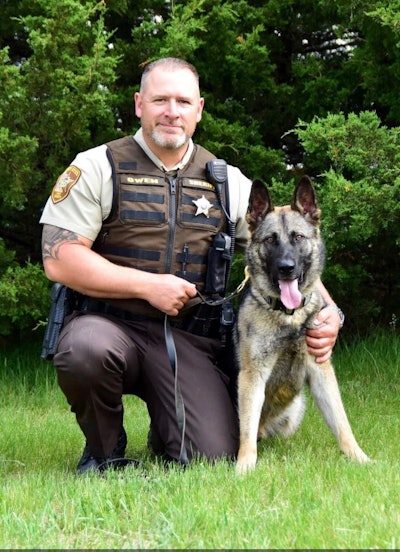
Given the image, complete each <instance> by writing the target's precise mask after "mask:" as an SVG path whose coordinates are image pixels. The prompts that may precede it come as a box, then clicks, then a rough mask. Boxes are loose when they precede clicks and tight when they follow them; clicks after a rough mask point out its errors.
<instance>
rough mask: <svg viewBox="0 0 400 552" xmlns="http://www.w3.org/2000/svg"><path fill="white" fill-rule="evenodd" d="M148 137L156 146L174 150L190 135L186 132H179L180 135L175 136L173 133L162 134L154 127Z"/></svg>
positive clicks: (182, 144)
mask: <svg viewBox="0 0 400 552" xmlns="http://www.w3.org/2000/svg"><path fill="white" fill-rule="evenodd" d="M150 137H151V139H152V140H153V142H154V143H155V144H156V145H157V146H159V147H161V148H165V149H169V150H176V149H179V148H181V147H182V146H184V145H185V144H186V143H187V142H188V141H189V139H190V136H188V135H187V134H181V135H180V136H177V135H175V134H170V135H168V134H162V133H160V132H158V131H157V130H156V129H154V130H153V131H152V132H151V133H150Z"/></svg>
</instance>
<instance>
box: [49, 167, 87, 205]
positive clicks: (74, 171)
mask: <svg viewBox="0 0 400 552" xmlns="http://www.w3.org/2000/svg"><path fill="white" fill-rule="evenodd" d="M80 176H81V171H80V169H78V167H75V166H74V165H71V166H70V167H68V169H66V170H65V171H64V172H63V173H62V174H61V175H60V176H59V177H58V179H57V182H56V183H55V186H54V188H53V191H52V192H51V199H52V201H53V203H59V202H60V201H62V200H63V199H65V198H66V197H67V196H68V194H69V192H70V190H71V188H72V186H74V185H75V184H76V183H77V182H78V180H79V177H80Z"/></svg>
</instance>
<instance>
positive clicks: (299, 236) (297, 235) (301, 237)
mask: <svg viewBox="0 0 400 552" xmlns="http://www.w3.org/2000/svg"><path fill="white" fill-rule="evenodd" d="M295 240H296V241H302V240H304V236H303V235H302V234H296V237H295Z"/></svg>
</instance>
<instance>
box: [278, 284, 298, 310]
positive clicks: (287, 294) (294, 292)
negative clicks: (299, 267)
mask: <svg viewBox="0 0 400 552" xmlns="http://www.w3.org/2000/svg"><path fill="white" fill-rule="evenodd" d="M278 283H279V288H280V290H281V301H282V303H283V304H284V305H285V307H286V308H287V309H297V307H299V306H300V303H301V293H300V291H299V286H298V281H297V279H296V280H279V282H278Z"/></svg>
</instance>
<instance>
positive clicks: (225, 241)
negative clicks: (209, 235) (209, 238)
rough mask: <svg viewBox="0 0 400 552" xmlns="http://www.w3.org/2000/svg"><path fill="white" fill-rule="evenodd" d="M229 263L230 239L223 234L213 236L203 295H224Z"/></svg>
mask: <svg viewBox="0 0 400 552" xmlns="http://www.w3.org/2000/svg"><path fill="white" fill-rule="evenodd" d="M230 261H231V238H230V236H228V234H225V233H224V232H218V233H217V234H215V236H214V241H213V244H212V246H211V247H210V248H209V250H208V261H207V274H206V284H205V288H204V293H206V294H210V295H213V294H218V295H224V294H225V287H226V277H227V272H228V269H229V264H230Z"/></svg>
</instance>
